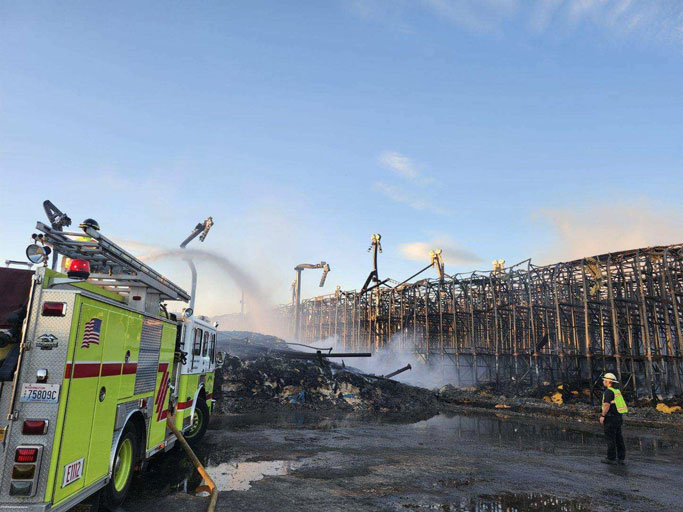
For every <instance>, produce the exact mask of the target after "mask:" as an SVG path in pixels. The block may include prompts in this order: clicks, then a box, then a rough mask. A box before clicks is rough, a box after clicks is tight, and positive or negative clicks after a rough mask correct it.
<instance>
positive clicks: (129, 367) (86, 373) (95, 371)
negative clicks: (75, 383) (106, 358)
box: [64, 362, 138, 379]
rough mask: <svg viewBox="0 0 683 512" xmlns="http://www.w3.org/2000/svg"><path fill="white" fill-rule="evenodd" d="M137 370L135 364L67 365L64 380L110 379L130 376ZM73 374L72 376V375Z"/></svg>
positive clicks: (77, 363)
mask: <svg viewBox="0 0 683 512" xmlns="http://www.w3.org/2000/svg"><path fill="white" fill-rule="evenodd" d="M137 370H138V364H137V363H123V362H119V363H112V362H107V363H102V364H100V363H79V362H76V363H67V364H66V368H65V370H64V378H65V379H70V378H71V377H72V376H73V378H74V379H86V378H88V377H112V376H116V375H131V374H135V373H136V372H137ZM72 374H73V375H72Z"/></svg>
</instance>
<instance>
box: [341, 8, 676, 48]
mask: <svg viewBox="0 0 683 512" xmlns="http://www.w3.org/2000/svg"><path fill="white" fill-rule="evenodd" d="M351 5H352V9H351V10H352V12H354V13H355V14H356V15H357V16H358V17H360V18H362V19H366V20H367V19H378V20H382V21H386V22H387V23H391V24H394V25H395V24H396V19H398V18H400V17H401V16H403V17H404V18H405V19H411V18H414V14H413V13H412V12H410V9H411V8H414V6H415V5H416V4H411V3H406V2H396V1H395V0H392V1H389V0H387V1H382V0H354V1H353V2H352V4H351ZM417 5H421V6H422V7H423V9H426V10H427V11H430V12H432V13H433V14H435V15H436V16H437V17H439V18H441V19H443V20H446V21H447V22H449V23H452V24H454V25H456V26H458V27H461V28H463V29H465V30H468V31H471V32H477V33H493V34H499V33H501V32H502V31H503V29H506V28H508V27H509V26H511V25H512V26H513V27H514V25H515V24H518V25H521V26H522V28H524V29H526V30H529V31H531V32H533V33H537V34H542V33H546V32H552V33H553V34H557V33H559V32H558V31H557V30H556V29H558V28H559V29H566V30H564V32H565V33H567V34H571V32H572V31H574V30H578V29H581V28H583V27H589V28H597V29H598V30H601V31H603V32H604V33H605V34H607V35H608V36H609V37H611V36H631V35H642V36H644V37H645V38H646V39H651V40H655V41H663V42H669V43H674V44H679V45H680V44H681V43H683V2H682V1H681V0H528V1H521V0H422V2H421V3H420V4H417Z"/></svg>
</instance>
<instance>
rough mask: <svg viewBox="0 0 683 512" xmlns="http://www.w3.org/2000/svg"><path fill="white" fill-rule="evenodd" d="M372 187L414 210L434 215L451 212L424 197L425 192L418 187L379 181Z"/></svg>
mask: <svg viewBox="0 0 683 512" xmlns="http://www.w3.org/2000/svg"><path fill="white" fill-rule="evenodd" d="M373 188H374V189H375V190H376V191H377V192H379V193H380V194H382V195H383V196H385V197H387V198H389V199H391V200H392V201H395V202H397V203H402V204H405V205H406V206H408V207H409V208H412V209H413V210H416V211H420V212H429V213H433V214H435V215H450V213H451V212H450V211H449V210H447V209H445V208H442V207H440V206H438V205H437V204H435V203H434V202H432V201H428V200H426V199H424V198H423V197H424V195H425V194H424V193H423V191H422V190H420V189H413V190H405V189H402V188H399V187H396V186H394V185H390V184H388V183H384V182H381V181H379V182H377V183H375V185H374V186H373ZM418 196H420V197H418Z"/></svg>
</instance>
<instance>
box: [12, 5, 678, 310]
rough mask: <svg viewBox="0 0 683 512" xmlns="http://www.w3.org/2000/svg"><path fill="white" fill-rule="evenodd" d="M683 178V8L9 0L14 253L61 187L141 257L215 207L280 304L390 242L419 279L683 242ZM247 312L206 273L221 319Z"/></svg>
mask: <svg viewBox="0 0 683 512" xmlns="http://www.w3.org/2000/svg"><path fill="white" fill-rule="evenodd" d="M682 187H683V2H680V1H679V0H527V1H522V0H415V1H407V0H391V1H384V0H348V1H347V0H337V1H327V2H319V1H302V2H295V3H290V2H279V1H269V2H267V1H253V2H234V1H222V2H217V1H216V2H212V1H205V2H153V1H150V2H126V1H120V2H116V3H109V4H106V5H105V4H102V3H98V2H84V1H77V2H40V1H35V2H20V1H6V0H0V219H2V221H1V222H0V262H2V261H4V260H5V259H22V258H23V257H24V250H25V247H26V245H27V244H28V243H30V241H31V239H30V235H31V233H33V232H34V231H35V222H36V221H37V220H42V221H44V220H45V216H44V213H43V211H42V206H41V205H42V201H43V200H45V199H50V200H52V201H53V202H54V203H55V204H56V205H57V206H58V207H59V208H61V209H62V210H64V211H66V212H67V213H68V214H69V215H70V216H71V217H72V218H73V219H74V220H75V221H76V223H78V222H80V220H82V219H84V218H86V217H93V218H95V219H97V220H98V222H99V223H100V226H101V228H102V232H103V233H104V234H105V235H106V236H109V237H111V238H113V239H115V240H117V241H120V242H121V243H122V244H123V245H124V246H125V247H128V248H130V249H131V250H133V252H135V253H136V254H139V255H143V254H145V253H147V252H150V251H153V250H158V248H159V247H162V248H171V247H176V246H177V245H178V244H179V243H180V242H181V241H182V240H183V239H184V237H185V236H186V235H187V234H189V232H190V231H191V230H192V228H193V227H194V225H195V224H196V223H197V222H199V221H202V220H203V219H205V218H206V217H207V216H209V215H211V216H212V217H213V219H214V222H215V225H214V227H213V228H212V231H211V232H210V234H209V236H208V237H207V239H206V241H205V242H204V243H203V244H200V243H199V242H198V241H195V242H193V243H192V246H191V247H193V248H194V249H202V250H207V251H211V252H213V253H215V254H219V255H221V256H223V257H225V258H227V259H229V260H230V261H231V262H233V263H235V264H236V265H238V266H239V267H240V268H242V269H243V270H244V271H245V272H246V273H248V274H249V275H250V276H252V278H253V279H254V281H256V282H257V283H258V284H259V286H260V287H261V289H262V290H264V294H265V295H266V296H267V298H268V300H269V301H271V302H272V304H279V303H285V302H287V301H289V300H290V298H291V290H290V286H291V282H292V280H293V279H294V277H295V275H294V274H295V273H294V270H293V268H294V267H295V266H296V265H297V264H300V263H317V262H320V261H321V260H324V261H326V262H328V263H329V264H330V266H331V269H332V270H331V272H330V274H329V276H328V279H327V283H326V285H325V287H324V288H319V287H318V286H317V285H318V281H319V271H316V270H308V271H305V272H304V276H303V296H304V297H310V296H313V295H317V294H325V293H331V292H333V291H334V289H335V286H337V285H339V286H341V287H342V288H343V289H358V288H360V287H361V286H362V284H363V282H364V280H365V278H366V277H367V275H368V273H369V272H370V270H371V256H370V254H368V252H367V249H368V246H369V244H370V236H371V235H372V234H373V233H380V234H381V235H382V246H383V253H382V254H381V255H380V260H379V273H380V277H382V278H385V277H391V278H394V279H396V280H398V281H402V280H403V279H405V278H407V277H408V276H410V275H411V274H412V273H414V272H415V271H417V270H419V269H420V268H422V267H423V266H425V265H427V264H428V263H429V259H428V253H429V251H430V250H431V249H436V248H441V249H442V250H443V255H444V261H445V265H446V272H447V273H449V274H453V273H458V272H467V271H471V270H475V269H481V270H486V269H490V268H491V261H492V260H494V259H504V260H506V262H507V263H508V264H510V263H516V262H518V261H522V260H525V259H527V258H532V261H534V262H537V263H539V264H542V263H552V262H555V261H562V260H571V259H575V258H579V257H582V256H588V255H592V254H599V253H604V252H610V251H617V250H621V249H628V248H635V247H640V246H648V245H656V244H673V243H679V242H683V234H682V233H681V229H680V226H681V221H682V220H683V209H682V208H681V206H680V198H681V192H682ZM72 228H76V229H77V226H72ZM154 266H155V268H158V269H159V270H160V271H162V272H164V273H165V274H166V275H167V276H168V277H169V278H171V279H173V280H174V281H177V282H178V283H179V284H181V285H182V286H186V287H189V272H188V270H187V268H186V266H185V265H184V264H183V263H182V262H180V261H178V260H177V259H175V260H174V259H173V258H167V259H160V260H157V261H155V263H154ZM435 275H436V274H435V271H434V270H430V271H427V272H426V273H425V274H424V276H425V277H431V276H435ZM239 298H240V287H239V286H238V285H236V284H235V283H234V281H233V280H232V278H231V277H230V276H229V275H226V274H225V273H224V272H223V271H222V270H221V269H220V268H219V267H217V266H216V265H214V264H213V263H211V262H210V261H209V262H200V263H199V291H198V300H197V307H196V308H195V309H196V310H197V311H201V312H204V313H206V314H209V315H217V314H222V313H229V312H234V311H237V310H239ZM247 307H248V305H247Z"/></svg>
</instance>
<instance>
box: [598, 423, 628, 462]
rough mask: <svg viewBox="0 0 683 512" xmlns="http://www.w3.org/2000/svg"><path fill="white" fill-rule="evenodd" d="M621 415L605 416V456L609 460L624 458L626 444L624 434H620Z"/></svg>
mask: <svg viewBox="0 0 683 512" xmlns="http://www.w3.org/2000/svg"><path fill="white" fill-rule="evenodd" d="M622 422H623V421H622V419H621V417H618V416H616V417H615V416H607V417H606V418H605V423H604V425H603V426H604V427H605V439H606V440H607V458H608V459H609V460H616V459H617V457H619V460H624V459H625V458H626V446H625V445H624V436H622V435H621V424H622Z"/></svg>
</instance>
